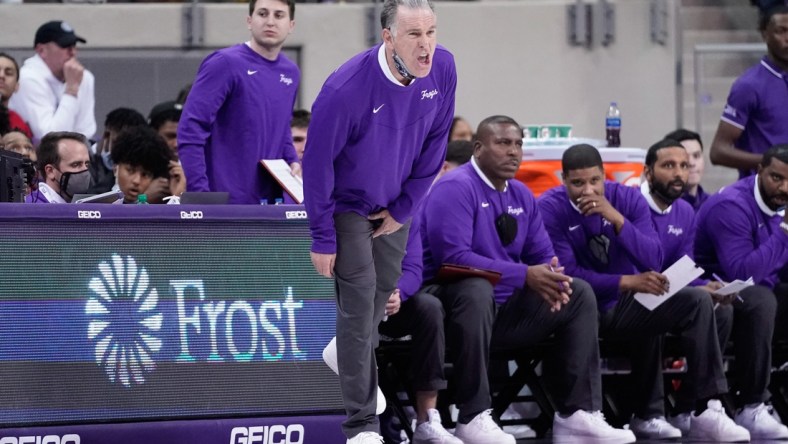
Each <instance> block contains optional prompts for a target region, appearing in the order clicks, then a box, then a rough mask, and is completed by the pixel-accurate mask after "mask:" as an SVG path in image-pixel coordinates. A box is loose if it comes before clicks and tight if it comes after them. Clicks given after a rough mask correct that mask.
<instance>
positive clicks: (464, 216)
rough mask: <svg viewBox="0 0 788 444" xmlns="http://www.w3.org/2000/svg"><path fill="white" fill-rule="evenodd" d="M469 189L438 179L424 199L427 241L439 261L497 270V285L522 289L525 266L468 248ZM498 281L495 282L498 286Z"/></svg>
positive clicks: (471, 212)
mask: <svg viewBox="0 0 788 444" xmlns="http://www.w3.org/2000/svg"><path fill="white" fill-rule="evenodd" d="M474 208H475V204H474V202H473V190H472V189H470V187H469V186H466V184H462V183H459V182H457V181H446V180H439V181H438V182H436V183H435V186H433V188H432V191H430V194H429V196H428V201H427V202H426V207H425V215H424V217H425V218H426V227H427V232H426V233H424V234H425V235H426V236H427V243H428V244H429V246H430V249H431V250H432V255H433V257H435V258H440V259H439V260H441V261H442V263H450V264H457V265H466V266H469V267H474V268H480V269H483V270H493V271H497V272H499V273H501V275H502V276H501V282H500V284H504V285H508V286H511V287H514V288H522V287H523V285H524V284H525V276H526V275H527V272H528V265H526V264H519V263H515V262H511V261H506V260H498V259H492V258H489V257H485V256H482V255H479V254H476V253H475V252H474V251H473V248H472V242H473V236H472V234H473V231H474V226H473V221H474V210H473V209H474ZM500 284H499V285H500Z"/></svg>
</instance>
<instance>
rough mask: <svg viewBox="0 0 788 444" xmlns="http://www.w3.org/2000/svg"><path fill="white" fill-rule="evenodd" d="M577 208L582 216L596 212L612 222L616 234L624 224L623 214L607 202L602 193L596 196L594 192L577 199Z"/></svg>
mask: <svg viewBox="0 0 788 444" xmlns="http://www.w3.org/2000/svg"><path fill="white" fill-rule="evenodd" d="M577 208H579V209H580V212H581V213H582V214H583V215H584V216H591V215H592V214H598V215H600V216H602V217H603V218H604V219H605V220H606V221H608V222H610V223H611V224H613V226H614V227H615V229H616V234H618V233H620V232H621V228H622V227H623V226H624V221H625V220H626V219H624V216H623V215H622V214H621V213H619V212H618V210H616V209H615V208H614V207H613V205H611V204H610V202H608V200H607V198H605V196H604V195H602V196H598V195H596V194H594V195H591V196H583V197H581V198H580V199H578V200H577Z"/></svg>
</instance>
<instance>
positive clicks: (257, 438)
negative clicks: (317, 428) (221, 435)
mask: <svg viewBox="0 0 788 444" xmlns="http://www.w3.org/2000/svg"><path fill="white" fill-rule="evenodd" d="M303 442H304V426H302V425H301V424H290V425H288V426H287V428H285V426H283V425H279V424H277V425H272V426H257V427H235V428H233V431H232V432H231V434H230V444H253V443H260V444H303Z"/></svg>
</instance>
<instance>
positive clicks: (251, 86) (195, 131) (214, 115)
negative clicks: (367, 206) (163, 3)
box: [178, 43, 301, 204]
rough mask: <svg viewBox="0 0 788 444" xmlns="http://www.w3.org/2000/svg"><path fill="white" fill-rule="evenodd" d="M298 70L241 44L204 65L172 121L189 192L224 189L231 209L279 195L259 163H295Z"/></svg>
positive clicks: (277, 187) (276, 187)
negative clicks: (177, 117) (292, 126)
mask: <svg viewBox="0 0 788 444" xmlns="http://www.w3.org/2000/svg"><path fill="white" fill-rule="evenodd" d="M300 76H301V75H300V73H299V71H298V67H297V66H296V65H295V64H294V63H293V62H291V61H290V60H289V59H288V58H287V57H285V56H284V54H279V56H278V57H277V59H276V60H273V61H272V60H268V59H266V58H264V57H262V56H260V55H259V54H257V53H256V52H254V50H252V49H251V48H250V47H249V46H247V45H246V44H243V43H242V44H239V45H235V46H231V47H229V48H224V49H220V50H219V51H216V52H214V53H213V54H211V55H209V56H208V57H206V58H205V60H203V62H202V65H200V69H199V71H198V72H197V77H196V79H195V80H194V85H193V86H192V89H191V91H190V92H189V98H188V100H187V101H186V104H185V105H184V107H183V115H182V116H181V120H180V122H178V155H179V156H180V159H181V164H182V165H183V172H184V174H185V175H186V189H187V190H188V191H228V192H229V193H230V200H229V202H230V203H234V204H259V203H260V200H261V199H267V200H268V201H269V203H273V199H274V198H275V197H281V196H282V189H281V187H280V186H279V185H278V184H277V183H276V181H275V180H274V179H273V178H272V177H271V175H270V174H269V173H268V172H267V171H266V170H265V169H264V168H263V167H262V166H261V165H260V160H262V159H284V160H285V161H286V162H287V163H288V164H290V163H293V162H297V161H298V156H296V152H295V148H293V138H292V135H291V133H290V119H291V118H292V112H293V106H294V104H295V98H296V92H297V91H298V84H299V81H300V78H301V77H300Z"/></svg>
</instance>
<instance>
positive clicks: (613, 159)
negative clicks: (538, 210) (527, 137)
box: [515, 145, 646, 197]
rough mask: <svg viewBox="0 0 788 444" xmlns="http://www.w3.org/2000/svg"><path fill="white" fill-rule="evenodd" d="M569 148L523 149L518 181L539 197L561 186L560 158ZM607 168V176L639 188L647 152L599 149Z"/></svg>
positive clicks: (530, 147) (517, 176)
mask: <svg viewBox="0 0 788 444" xmlns="http://www.w3.org/2000/svg"><path fill="white" fill-rule="evenodd" d="M567 148H569V146H527V145H526V146H524V147H523V161H522V163H520V169H519V170H518V171H517V174H516V175H515V178H516V179H517V180H519V181H521V182H523V183H524V184H526V185H528V188H530V189H531V191H532V192H533V193H534V195H535V196H537V197H539V195H541V194H542V193H544V192H545V191H547V190H549V189H550V188H553V187H555V186H558V185H561V184H562V183H563V181H562V180H561V156H562V155H563V153H564V150H566V149H567ZM598 149H599V154H601V155H602V162H603V163H604V165H605V176H606V178H607V179H608V180H615V181H618V182H621V183H623V184H626V185H630V186H639V185H640V175H641V174H643V162H644V161H645V160H646V150H643V149H640V148H598Z"/></svg>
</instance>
